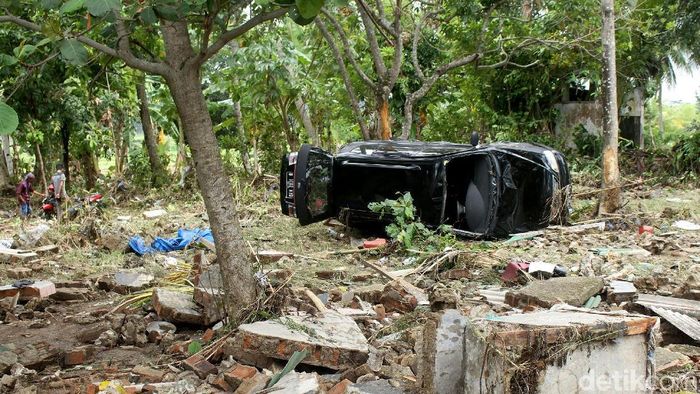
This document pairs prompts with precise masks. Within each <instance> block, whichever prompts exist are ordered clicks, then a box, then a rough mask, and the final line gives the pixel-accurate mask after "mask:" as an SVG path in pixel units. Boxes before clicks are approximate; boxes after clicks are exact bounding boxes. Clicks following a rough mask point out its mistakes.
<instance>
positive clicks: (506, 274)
mask: <svg viewBox="0 0 700 394" xmlns="http://www.w3.org/2000/svg"><path fill="white" fill-rule="evenodd" d="M528 267H530V263H526V262H524V261H511V262H510V263H508V265H507V266H506V269H505V270H504V271H503V274H502V275H501V279H503V281H504V282H512V281H514V280H516V279H518V275H519V274H520V271H525V270H527V269H528Z"/></svg>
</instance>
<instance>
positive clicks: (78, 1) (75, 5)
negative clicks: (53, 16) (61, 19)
mask: <svg viewBox="0 0 700 394" xmlns="http://www.w3.org/2000/svg"><path fill="white" fill-rule="evenodd" d="M84 5H85V0H68V1H67V2H66V3H64V4H63V5H62V6H61V13H62V14H69V13H71V12H75V11H78V10H79V9H81V8H83V6H84Z"/></svg>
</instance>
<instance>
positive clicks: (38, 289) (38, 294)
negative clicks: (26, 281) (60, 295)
mask: <svg viewBox="0 0 700 394" xmlns="http://www.w3.org/2000/svg"><path fill="white" fill-rule="evenodd" d="M17 292H19V298H20V299H21V300H28V299H31V298H47V297H49V296H50V295H51V294H54V293H55V292H56V286H55V285H54V284H53V282H49V281H47V280H39V281H36V282H34V283H33V284H32V285H30V286H27V287H23V288H21V289H17V288H16V287H12V286H11V285H6V286H0V298H5V297H14V296H15V294H17Z"/></svg>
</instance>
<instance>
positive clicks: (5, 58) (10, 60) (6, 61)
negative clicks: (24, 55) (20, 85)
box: [0, 53, 18, 66]
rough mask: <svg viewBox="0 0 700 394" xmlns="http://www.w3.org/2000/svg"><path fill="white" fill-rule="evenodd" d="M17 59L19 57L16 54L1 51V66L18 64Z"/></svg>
mask: <svg viewBox="0 0 700 394" xmlns="http://www.w3.org/2000/svg"><path fill="white" fill-rule="evenodd" d="M17 61H18V60H17V58H16V57H14V56H10V55H6V54H4V53H0V66H12V65H14V64H17Z"/></svg>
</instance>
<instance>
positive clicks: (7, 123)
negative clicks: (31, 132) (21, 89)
mask: <svg viewBox="0 0 700 394" xmlns="http://www.w3.org/2000/svg"><path fill="white" fill-rule="evenodd" d="M18 125H19V118H18V117H17V112H15V110H14V109H13V108H12V107H10V106H9V105H7V104H5V103H4V102H2V101H0V135H7V134H10V133H12V132H13V131H15V130H16V129H17V126H18Z"/></svg>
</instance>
